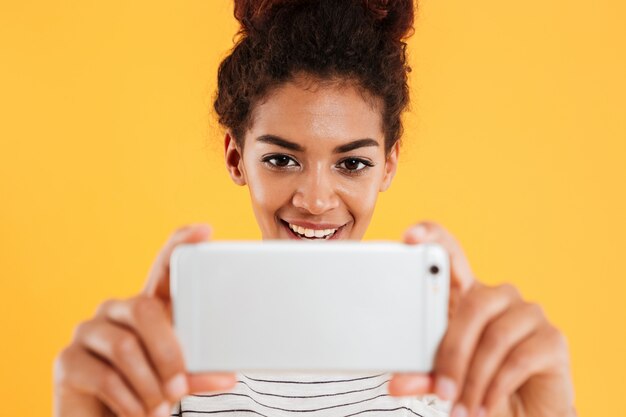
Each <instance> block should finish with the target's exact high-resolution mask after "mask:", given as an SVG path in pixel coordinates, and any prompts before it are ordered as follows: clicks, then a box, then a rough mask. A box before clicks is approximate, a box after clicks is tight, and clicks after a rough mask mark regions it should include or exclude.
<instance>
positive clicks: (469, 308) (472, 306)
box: [462, 296, 484, 317]
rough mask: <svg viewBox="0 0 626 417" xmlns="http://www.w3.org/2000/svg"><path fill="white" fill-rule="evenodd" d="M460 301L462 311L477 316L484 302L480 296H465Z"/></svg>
mask: <svg viewBox="0 0 626 417" xmlns="http://www.w3.org/2000/svg"><path fill="white" fill-rule="evenodd" d="M462 303H463V310H464V313H465V315H467V316H471V317H475V316H478V315H480V313H481V312H482V311H483V309H484V302H483V300H481V299H480V297H476V296H474V297H467V298H465V299H464V300H463V301H462Z"/></svg>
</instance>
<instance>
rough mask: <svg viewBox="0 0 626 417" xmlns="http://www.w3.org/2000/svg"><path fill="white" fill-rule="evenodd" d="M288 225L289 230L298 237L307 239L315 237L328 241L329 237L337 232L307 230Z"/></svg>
mask: <svg viewBox="0 0 626 417" xmlns="http://www.w3.org/2000/svg"><path fill="white" fill-rule="evenodd" d="M288 224H289V228H290V229H291V230H293V231H294V232H295V233H296V234H297V235H299V236H300V237H308V238H312V237H315V238H322V239H328V238H329V237H331V236H332V235H334V234H335V232H336V231H337V229H307V228H304V227H302V226H298V225H295V224H291V223H288Z"/></svg>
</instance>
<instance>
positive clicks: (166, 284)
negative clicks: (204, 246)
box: [143, 223, 212, 303]
mask: <svg viewBox="0 0 626 417" xmlns="http://www.w3.org/2000/svg"><path fill="white" fill-rule="evenodd" d="M211 232H212V230H211V227H210V226H209V225H208V224H203V223H198V224H192V225H188V226H184V227H181V228H180V229H178V230H176V231H175V232H174V233H173V234H172V235H171V236H170V237H169V239H168V240H167V242H166V243H165V245H164V246H163V248H162V249H161V251H160V252H159V254H158V255H157V257H156V259H155V260H154V263H153V264H152V267H151V268H150V272H149V273H148V279H147V280H146V285H145V287H144V289H143V294H145V295H148V296H150V297H157V298H160V299H161V300H162V301H164V302H166V303H169V301H170V258H171V256H172V252H174V249H175V248H176V246H178V245H180V244H181V243H200V242H203V241H208V240H209V236H210V235H211Z"/></svg>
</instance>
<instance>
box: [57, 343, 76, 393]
mask: <svg viewBox="0 0 626 417" xmlns="http://www.w3.org/2000/svg"><path fill="white" fill-rule="evenodd" d="M73 356H74V348H73V347H72V346H68V347H66V348H65V349H63V350H61V352H59V354H58V355H57V357H56V358H55V359H54V363H53V374H54V382H55V383H56V384H58V385H63V384H66V383H67V382H68V381H69V368H70V363H71V360H72V358H73Z"/></svg>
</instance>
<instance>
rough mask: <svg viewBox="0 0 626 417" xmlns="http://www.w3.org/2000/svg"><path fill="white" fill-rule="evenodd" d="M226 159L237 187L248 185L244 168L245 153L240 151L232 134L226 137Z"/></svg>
mask: <svg viewBox="0 0 626 417" xmlns="http://www.w3.org/2000/svg"><path fill="white" fill-rule="evenodd" d="M224 159H225V161H226V169H227V170H228V173H229V174H230V178H231V179H232V180H233V182H234V183H235V184H237V185H246V183H247V181H246V172H245V170H244V167H243V152H242V151H241V150H240V149H239V146H238V145H237V141H236V140H235V139H234V137H233V135H232V133H231V132H230V130H229V131H227V132H226V136H225V137H224Z"/></svg>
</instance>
